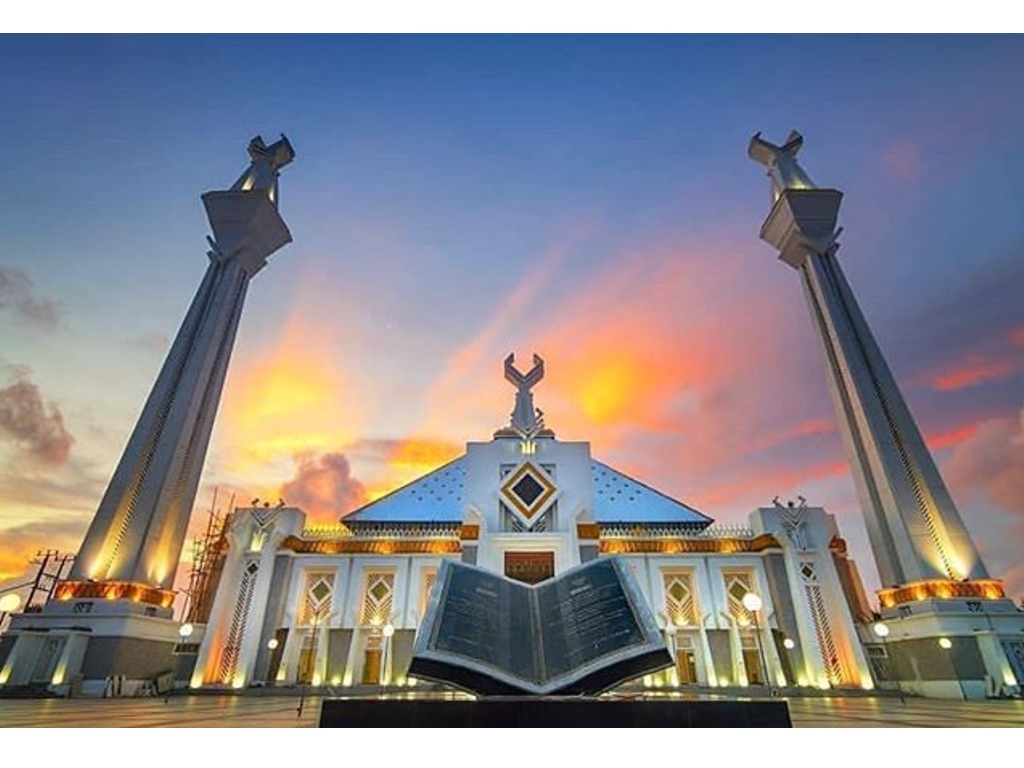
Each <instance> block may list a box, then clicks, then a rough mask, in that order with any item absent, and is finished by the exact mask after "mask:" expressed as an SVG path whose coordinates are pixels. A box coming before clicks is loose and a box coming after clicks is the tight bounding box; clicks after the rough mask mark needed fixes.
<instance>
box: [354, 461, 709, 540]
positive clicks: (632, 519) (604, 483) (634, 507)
mask: <svg viewBox="0 0 1024 768" xmlns="http://www.w3.org/2000/svg"><path fill="white" fill-rule="evenodd" d="M590 469H591V473H592V476H593V478H594V501H595V503H594V519H595V520H596V522H598V523H623V522H625V523H681V524H693V525H708V524H710V523H711V522H712V520H711V518H709V517H707V516H705V515H702V514H701V513H700V512H698V511H697V510H695V509H693V508H692V507H688V506H686V505H685V504H683V503H681V502H679V501H676V500H675V499H672V498H669V497H668V496H666V495H665V494H663V493H659V492H658V491H656V490H654V489H653V488H651V487H649V486H647V485H644V484H643V483H641V482H639V481H638V480H634V479H633V478H631V477H629V476H628V475H624V474H622V473H621V472H616V471H615V470H614V469H612V468H611V467H609V466H608V465H607V464H602V463H601V462H600V461H595V460H592V461H591V466H590ZM465 483H466V456H465V455H463V456H460V457H459V458H457V459H455V460H454V461H452V462H449V463H448V464H445V465H444V466H443V467H440V468H439V469H435V470H434V471H433V472H431V473H429V474H426V475H424V476H423V477H421V478H419V479H418V480H413V481H412V482H411V483H409V484H408V485H404V486H402V487H401V488H399V489H398V490H396V491H392V492H391V493H389V494H388V495H387V496H383V497H381V498H379V499H377V500H376V501H372V502H370V503H369V504H367V505H366V506H365V507H362V508H361V509H357V510H356V511H355V512H352V513H351V514H349V515H347V516H346V517H345V518H343V522H345V523H441V522H461V520H462V498H463V494H464V491H465Z"/></svg>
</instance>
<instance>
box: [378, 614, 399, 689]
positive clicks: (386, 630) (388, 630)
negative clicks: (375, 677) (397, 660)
mask: <svg viewBox="0 0 1024 768" xmlns="http://www.w3.org/2000/svg"><path fill="white" fill-rule="evenodd" d="M380 633H381V634H382V635H384V653H383V654H381V661H380V666H381V670H380V678H379V679H380V680H381V685H384V682H383V681H384V680H385V679H387V681H388V682H391V678H390V676H389V675H388V661H389V659H388V657H389V656H390V655H391V637H392V636H393V635H394V634H395V625H394V624H392V623H391V622H390V621H389V622H388V623H387V624H385V625H384V627H383V628H382V629H381V631H380Z"/></svg>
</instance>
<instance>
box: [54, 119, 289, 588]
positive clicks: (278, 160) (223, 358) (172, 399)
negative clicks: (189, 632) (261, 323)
mask: <svg viewBox="0 0 1024 768" xmlns="http://www.w3.org/2000/svg"><path fill="white" fill-rule="evenodd" d="M249 157H250V158H251V163H250V165H249V167H248V168H247V169H246V170H245V172H244V173H243V174H242V175H241V177H240V178H239V179H238V181H237V182H235V184H234V186H232V187H231V189H230V190H227V191H215V192H207V193H206V194H205V195H203V196H202V199H203V204H204V205H205V206H206V215H207V217H208V218H209V220H210V227H211V228H212V230H213V237H212V238H210V237H207V240H208V241H209V243H210V251H209V253H208V256H209V258H210V264H209V266H208V267H207V269H206V274H205V276H204V277H203V281H202V283H201V284H200V285H199V290H198V291H197V292H196V295H195V298H194V299H193V300H192V305H191V306H190V307H189V310H188V313H187V314H186V316H185V320H184V322H183V323H182V325H181V329H180V330H179V331H178V335H177V337H176V338H175V340H174V344H173V345H172V346H171V350H170V352H169V353H168V355H167V359H166V360H165V361H164V364H163V367H162V368H161V370H160V374H159V376H157V379H156V383H155V384H154V385H153V390H152V391H151V392H150V395H149V398H148V399H147V400H146V405H145V407H144V408H143V409H142V414H141V415H140V416H139V420H138V423H137V424H136V425H135V429H134V431H133V432H132V434H131V437H130V438H129V440H128V445H127V446H126V448H125V450H124V455H122V457H121V461H120V462H119V463H118V465H117V469H116V470H115V471H114V474H113V476H112V477H111V479H110V485H109V486H108V487H107V490H106V493H104V494H103V499H102V500H101V501H100V504H99V509H98V510H97V512H96V516H95V517H94V518H93V521H92V524H91V525H90V526H89V531H88V533H87V534H86V537H85V540H84V541H83V542H82V547H81V549H80V550H79V552H78V557H77V558H76V560H75V567H74V570H73V571H72V573H71V581H68V582H65V583H64V584H63V585H61V587H60V589H59V591H58V597H59V598H63V599H71V598H75V597H82V596H91V597H96V596H103V597H113V598H125V597H131V598H132V599H135V600H141V601H142V602H148V603H156V604H159V605H162V606H164V607H166V606H169V605H170V602H171V600H173V593H172V592H170V590H171V588H172V586H173V583H174V575H175V571H176V569H177V565H178V559H179V557H180V556H181V549H182V545H183V544H184V541H185V530H186V528H187V526H188V520H189V515H190V513H191V511H192V503H193V501H194V499H195V495H196V488H197V486H198V484H199V476H200V473H201V471H202V468H203V462H204V460H205V458H206V450H207V446H208V445H209V442H210V432H211V430H212V428H213V422H214V418H215V416H216V414H217V405H218V403H219V402H220V396H221V391H222V390H223V388H224V377H225V375H226V374H227V369H228V363H229V361H230V359H231V349H232V347H233V345H234V342H235V334H236V332H237V330H238V322H239V318H240V317H241V315H242V305H243V303H244V302H245V294H246V290H247V288H248V286H249V281H250V280H251V279H252V277H253V276H254V275H256V273H258V272H259V271H260V270H261V269H262V268H263V267H264V266H266V263H267V257H268V256H270V255H271V254H272V253H274V252H275V251H277V250H278V249H279V248H281V247H282V246H284V245H285V244H287V243H289V242H291V239H292V238H291V234H290V233H289V232H288V228H287V226H285V223H284V220H283V219H282V218H281V215H280V213H278V210H277V205H278V173H279V172H280V169H281V168H282V167H284V166H285V165H288V163H290V162H291V161H292V160H293V159H294V157H295V153H294V151H293V150H292V146H291V144H290V143H289V142H288V139H286V138H285V137H284V136H282V137H281V139H280V140H279V141H277V142H275V143H273V144H271V145H270V146H267V145H266V144H264V142H263V139H262V138H260V137H258V136H257V137H256V138H254V139H253V140H252V141H251V142H250V143H249Z"/></svg>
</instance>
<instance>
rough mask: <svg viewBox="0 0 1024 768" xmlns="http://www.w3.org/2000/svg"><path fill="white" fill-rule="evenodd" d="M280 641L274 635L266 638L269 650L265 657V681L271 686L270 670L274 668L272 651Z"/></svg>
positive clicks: (272, 681) (272, 680) (272, 684)
mask: <svg viewBox="0 0 1024 768" xmlns="http://www.w3.org/2000/svg"><path fill="white" fill-rule="evenodd" d="M280 644H281V643H280V641H279V640H278V639H277V638H276V637H272V638H270V639H269V640H267V650H268V651H270V658H268V659H267V674H266V678H267V679H266V680H265V683H266V684H267V685H268V686H270V687H271V688H272V687H273V686H274V678H273V677H272V676H271V674H270V673H271V671H272V670H273V668H274V651H276V650H277V647H278V646H279V645H280Z"/></svg>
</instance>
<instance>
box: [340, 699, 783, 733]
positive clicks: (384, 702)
mask: <svg viewBox="0 0 1024 768" xmlns="http://www.w3.org/2000/svg"><path fill="white" fill-rule="evenodd" d="M320 727H321V728H634V727H638V728H791V727H792V722H791V721H790V719H789V707H788V706H787V704H786V702H785V701H780V700H774V701H688V700H645V699H595V698H583V697H565V698H558V697H543V696H537V697H532V696H514V697H513V696H510V697H493V698H483V699H476V700H456V701H439V700H431V699H360V698H352V699H328V700H325V701H324V702H323V705H322V708H321V710H320Z"/></svg>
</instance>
